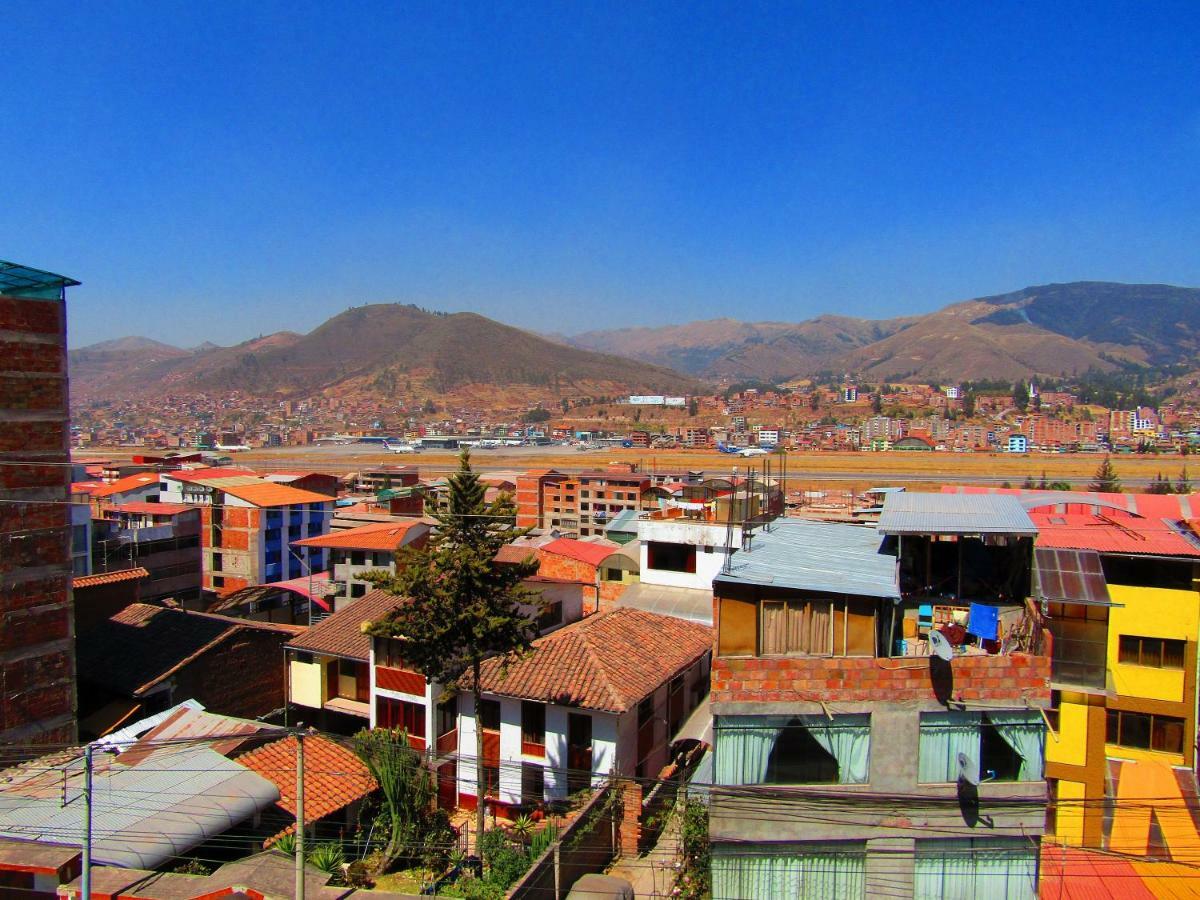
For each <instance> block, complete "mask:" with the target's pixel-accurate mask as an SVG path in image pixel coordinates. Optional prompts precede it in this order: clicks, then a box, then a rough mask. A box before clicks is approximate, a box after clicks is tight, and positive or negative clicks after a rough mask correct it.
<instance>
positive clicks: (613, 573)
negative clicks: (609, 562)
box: [600, 566, 625, 581]
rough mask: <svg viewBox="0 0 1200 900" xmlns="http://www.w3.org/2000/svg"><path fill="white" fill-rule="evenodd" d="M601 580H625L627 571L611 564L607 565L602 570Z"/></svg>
mask: <svg viewBox="0 0 1200 900" xmlns="http://www.w3.org/2000/svg"><path fill="white" fill-rule="evenodd" d="M600 580H601V581H624V580H625V573H624V572H622V571H621V570H620V569H614V568H612V567H611V566H605V567H604V568H603V569H601V570H600Z"/></svg>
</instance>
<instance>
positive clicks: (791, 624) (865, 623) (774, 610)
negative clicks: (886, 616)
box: [759, 599, 875, 656]
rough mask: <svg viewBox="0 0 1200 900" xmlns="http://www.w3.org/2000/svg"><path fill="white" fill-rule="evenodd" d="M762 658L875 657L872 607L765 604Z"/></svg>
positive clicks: (840, 602)
mask: <svg viewBox="0 0 1200 900" xmlns="http://www.w3.org/2000/svg"><path fill="white" fill-rule="evenodd" d="M761 632H762V633H761V636H760V644H759V646H760V648H761V650H760V653H761V655H763V656H780V655H795V654H799V655H805V656H874V655H875V604H874V603H872V602H870V601H862V600H826V599H820V600H764V601H763V603H762V615H761Z"/></svg>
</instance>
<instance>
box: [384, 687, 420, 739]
mask: <svg viewBox="0 0 1200 900" xmlns="http://www.w3.org/2000/svg"><path fill="white" fill-rule="evenodd" d="M375 724H376V727H378V728H403V729H404V730H405V731H407V732H408V733H409V734H410V735H412V736H414V737H419V738H423V737H425V707H424V706H422V705H421V704H419V703H409V702H408V701H407V700H396V699H394V698H392V697H376V698H375Z"/></svg>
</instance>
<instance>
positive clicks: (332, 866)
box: [308, 843, 346, 875]
mask: <svg viewBox="0 0 1200 900" xmlns="http://www.w3.org/2000/svg"><path fill="white" fill-rule="evenodd" d="M345 861H346V855H345V854H344V853H342V845H341V844H333V843H328V844H317V846H315V847H313V849H312V852H311V853H309V854H308V863H309V865H311V866H312V867H313V868H316V869H320V870H321V871H322V872H326V873H328V874H330V875H334V874H337V873H339V872H341V871H342V864H343V863H345Z"/></svg>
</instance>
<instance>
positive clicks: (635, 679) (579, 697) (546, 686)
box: [465, 608, 713, 713]
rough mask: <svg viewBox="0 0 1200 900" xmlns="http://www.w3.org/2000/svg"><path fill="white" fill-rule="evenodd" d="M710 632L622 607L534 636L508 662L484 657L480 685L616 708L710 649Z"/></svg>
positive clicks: (515, 693)
mask: <svg viewBox="0 0 1200 900" xmlns="http://www.w3.org/2000/svg"><path fill="white" fill-rule="evenodd" d="M712 639H713V638H712V628H711V627H709V626H708V625H701V624H698V623H696V622H688V621H685V620H683V619H678V618H675V617H674V616H660V615H656V614H655V613H649V612H643V611H642V610H640V609H628V608H620V609H615V610H612V611H610V612H604V613H598V614H596V615H594V616H589V617H588V618H586V619H583V620H582V621H580V622H575V623H574V624H571V625H567V626H566V627H565V628H560V629H559V630H558V631H555V632H552V633H550V634H548V635H546V636H545V637H543V638H539V639H538V640H536V641H534V644H533V650H532V652H530V653H529V654H528V655H527V656H525V657H523V658H522V659H520V660H517V661H516V662H509V664H508V667H507V670H505V669H504V667H503V666H502V663H501V660H499V659H491V660H487V661H485V662H484V664H483V670H482V685H483V689H484V690H485V691H487V692H489V693H493V694H502V695H504V696H508V697H520V698H522V699H525V700H540V701H542V702H544V703H555V704H559V705H562V706H579V707H584V708H587V709H598V710H604V711H606V712H616V713H620V712H625V711H626V710H628V709H632V708H633V707H634V706H636V705H637V704H638V702H639V701H640V700H642V699H643V698H644V697H646V696H648V695H649V694H651V693H652V692H654V691H655V690H656V689H657V688H658V687H659V686H660V685H662V684H663V683H664V682H666V681H669V680H670V679H671V678H672V677H674V676H675V675H676V674H677V673H679V672H680V671H682V670H683V669H686V668H687V667H688V666H690V665H691V664H692V663H694V662H695V661H696V660H698V659H699V658H700V657H702V656H703V655H704V654H705V653H707V652H708V651H709V650H711V649H712ZM465 683H466V686H467V687H469V686H470V680H469V678H468V679H466V682H465Z"/></svg>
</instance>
